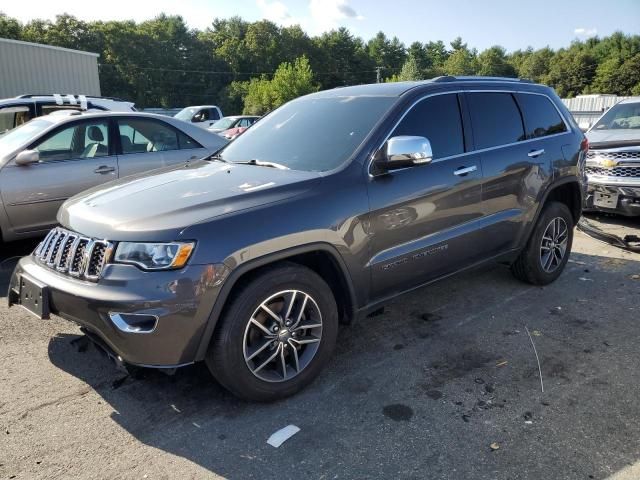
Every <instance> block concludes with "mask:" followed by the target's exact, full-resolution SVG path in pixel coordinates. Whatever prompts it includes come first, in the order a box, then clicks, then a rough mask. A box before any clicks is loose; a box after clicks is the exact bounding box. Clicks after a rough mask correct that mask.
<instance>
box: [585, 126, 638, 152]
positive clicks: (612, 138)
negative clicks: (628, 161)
mask: <svg viewBox="0 0 640 480" xmlns="http://www.w3.org/2000/svg"><path fill="white" fill-rule="evenodd" d="M586 136H587V139H588V140H589V145H591V146H595V147H600V148H609V147H611V148H615V147H617V146H625V145H634V144H635V145H640V129H637V128H633V129H629V130H600V131H598V130H592V131H590V132H587V133H586ZM609 143H610V144H611V145H604V144H609ZM601 144H602V145H601Z"/></svg>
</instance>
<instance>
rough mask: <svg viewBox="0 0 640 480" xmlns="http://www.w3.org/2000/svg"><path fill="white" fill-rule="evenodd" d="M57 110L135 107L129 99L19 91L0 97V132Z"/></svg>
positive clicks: (110, 109)
mask: <svg viewBox="0 0 640 480" xmlns="http://www.w3.org/2000/svg"><path fill="white" fill-rule="evenodd" d="M57 110H108V111H114V112H135V111H136V109H135V107H134V104H133V103H132V102H125V101H124V100H120V99H119V98H113V97H94V96H90V95H71V94H65V95H61V94H57V93H54V94H52V95H32V94H27V95H20V96H19V97H15V98H6V99H4V100H0V135H2V134H3V133H5V132H6V131H7V130H11V129H12V128H15V127H18V126H20V125H22V124H23V123H26V122H28V121H29V120H31V119H32V118H35V117H40V116H42V115H48V114H49V113H52V112H55V111H57Z"/></svg>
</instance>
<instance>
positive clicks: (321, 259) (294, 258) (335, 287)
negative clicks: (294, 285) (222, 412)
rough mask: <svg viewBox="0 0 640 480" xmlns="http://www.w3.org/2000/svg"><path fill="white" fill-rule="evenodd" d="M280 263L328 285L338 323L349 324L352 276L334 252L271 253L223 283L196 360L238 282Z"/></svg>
mask: <svg viewBox="0 0 640 480" xmlns="http://www.w3.org/2000/svg"><path fill="white" fill-rule="evenodd" d="M281 262H291V263H297V264H299V265H303V266H305V267H308V268H310V269H311V270H313V271H315V272H316V273H318V274H319V275H320V276H321V277H322V278H323V279H324V280H325V281H327V284H328V285H329V288H330V289H331V291H332V292H333V295H334V297H335V300H336V304H337V305H338V315H339V319H340V322H341V323H350V321H351V320H352V319H353V318H355V314H356V310H357V300H356V295H355V290H354V287H353V283H352V281H351V275H350V274H349V271H348V269H347V266H346V264H345V262H344V260H343V258H342V256H341V255H340V254H339V252H338V251H337V249H336V248H335V247H333V246H332V245H330V244H327V243H313V244H308V245H301V246H298V247H294V248H290V249H287V250H283V251H281V252H274V253H272V254H268V255H265V256H262V257H259V258H256V259H254V260H251V261H249V262H246V263H244V264H242V265H240V266H238V267H237V268H236V269H234V270H233V271H232V272H231V273H230V274H229V277H228V278H227V279H226V280H225V282H224V284H223V286H222V288H221V290H220V293H219V294H218V297H217V298H216V301H215V303H214V305H213V309H212V311H211V313H210V314H209V319H208V321H207V325H206V327H205V330H204V333H203V335H202V338H201V340H200V344H199V346H198V350H197V352H196V361H201V360H204V358H205V355H206V352H207V348H208V347H209V344H210V343H211V339H212V338H213V335H214V333H215V331H216V328H217V326H218V320H219V319H220V318H221V317H222V315H223V313H224V309H225V307H226V306H227V305H228V303H229V302H228V301H229V299H230V297H231V295H232V293H233V291H234V289H235V288H236V287H237V286H238V285H239V284H240V283H241V282H246V281H250V279H251V278H252V277H253V276H255V275H257V274H258V273H260V272H261V271H262V270H263V269H264V268H266V267H271V266H273V265H275V264H278V263H281Z"/></svg>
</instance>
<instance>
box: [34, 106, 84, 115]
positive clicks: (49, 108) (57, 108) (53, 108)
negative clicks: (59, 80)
mask: <svg viewBox="0 0 640 480" xmlns="http://www.w3.org/2000/svg"><path fill="white" fill-rule="evenodd" d="M60 110H76V111H78V112H80V111H82V109H81V108H80V105H69V104H68V103H67V104H64V105H57V104H55V103H52V104H51V105H46V104H42V115H49V114H50V113H53V112H57V111H60Z"/></svg>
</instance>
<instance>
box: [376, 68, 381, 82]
mask: <svg viewBox="0 0 640 480" xmlns="http://www.w3.org/2000/svg"><path fill="white" fill-rule="evenodd" d="M381 71H382V67H376V83H380V82H381V81H382V78H381V75H380V72H381Z"/></svg>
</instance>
